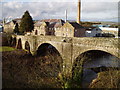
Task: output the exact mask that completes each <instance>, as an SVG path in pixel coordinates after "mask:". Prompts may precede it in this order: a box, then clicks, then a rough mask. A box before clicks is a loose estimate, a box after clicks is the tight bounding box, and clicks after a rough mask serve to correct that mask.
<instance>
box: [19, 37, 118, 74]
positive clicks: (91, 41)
mask: <svg viewBox="0 0 120 90" xmlns="http://www.w3.org/2000/svg"><path fill="white" fill-rule="evenodd" d="M20 38H21V40H22V47H23V49H25V42H26V41H28V42H29V44H30V51H31V53H32V54H35V53H36V51H37V49H38V47H39V46H40V45H41V44H43V43H48V44H51V45H52V46H54V47H55V48H56V49H57V50H58V52H59V53H60V55H61V57H62V59H63V71H64V72H65V73H69V72H71V70H72V66H73V63H74V62H75V60H76V58H77V57H78V56H79V55H81V54H82V53H84V52H87V51H90V50H100V51H104V52H107V53H110V54H112V55H114V56H116V57H118V58H120V55H119V49H118V46H119V44H118V38H94V37H91V38H90V37H89V38H88V37H81V38H76V37H73V38H72V37H71V38H70V37H56V36H34V35H33V36H17V41H18V39H20Z"/></svg>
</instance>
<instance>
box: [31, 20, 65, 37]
mask: <svg viewBox="0 0 120 90" xmlns="http://www.w3.org/2000/svg"><path fill="white" fill-rule="evenodd" d="M63 24H64V21H63V20H62V19H44V20H40V21H38V22H36V23H35V24H34V26H35V27H34V31H33V35H44V36H45V35H53V36H55V30H56V29H57V28H59V27H61V26H62V25H63Z"/></svg>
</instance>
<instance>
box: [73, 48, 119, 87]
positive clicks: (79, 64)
mask: <svg viewBox="0 0 120 90" xmlns="http://www.w3.org/2000/svg"><path fill="white" fill-rule="evenodd" d="M108 67H109V68H111V67H112V68H115V67H117V68H118V67H120V59H119V58H118V57H116V56H115V55H113V54H111V53H108V52H106V51H102V50H89V51H86V52H83V53H81V54H80V55H79V56H78V57H77V58H76V59H75V60H74V63H73V66H72V76H73V77H74V75H75V73H77V74H79V71H80V69H81V68H82V69H83V74H82V80H83V87H88V85H89V84H90V83H91V82H92V80H93V79H95V78H96V77H97V73H98V72H100V71H101V70H100V68H108ZM86 83H87V84H86ZM84 85H87V86H84Z"/></svg>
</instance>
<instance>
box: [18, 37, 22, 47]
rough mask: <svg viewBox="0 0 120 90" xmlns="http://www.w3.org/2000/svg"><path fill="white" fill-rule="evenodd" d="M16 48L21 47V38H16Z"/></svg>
mask: <svg viewBox="0 0 120 90" xmlns="http://www.w3.org/2000/svg"><path fill="white" fill-rule="evenodd" d="M17 49H22V40H21V38H19V39H18V42H17Z"/></svg>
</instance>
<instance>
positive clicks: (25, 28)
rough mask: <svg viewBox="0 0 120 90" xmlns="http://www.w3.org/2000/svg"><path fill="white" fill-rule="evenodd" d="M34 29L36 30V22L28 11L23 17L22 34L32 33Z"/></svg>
mask: <svg viewBox="0 0 120 90" xmlns="http://www.w3.org/2000/svg"><path fill="white" fill-rule="evenodd" d="M33 29H34V22H33V20H32V17H31V16H30V14H29V12H28V11H26V12H25V13H24V15H23V16H22V20H21V23H20V34H23V33H25V32H32V30H33Z"/></svg>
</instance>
